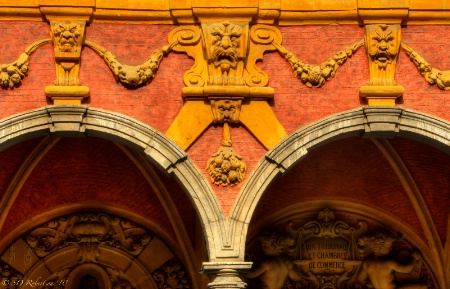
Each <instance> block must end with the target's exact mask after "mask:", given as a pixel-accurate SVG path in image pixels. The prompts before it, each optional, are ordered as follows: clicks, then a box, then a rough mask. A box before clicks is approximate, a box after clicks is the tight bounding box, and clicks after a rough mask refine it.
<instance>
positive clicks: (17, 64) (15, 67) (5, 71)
mask: <svg viewBox="0 0 450 289" xmlns="http://www.w3.org/2000/svg"><path fill="white" fill-rule="evenodd" d="M50 42H51V39H43V40H39V41H36V42H34V43H33V44H31V45H30V46H28V47H27V48H26V49H25V51H24V52H23V53H22V54H20V56H19V58H18V59H17V60H16V61H14V62H13V63H10V64H0V66H1V72H0V86H1V87H2V88H14V86H16V85H19V84H20V82H21V81H22V80H23V79H24V78H25V76H27V75H28V68H29V65H30V61H29V59H30V55H31V54H33V52H35V51H36V49H38V48H39V47H41V46H43V45H45V44H47V43H50Z"/></svg>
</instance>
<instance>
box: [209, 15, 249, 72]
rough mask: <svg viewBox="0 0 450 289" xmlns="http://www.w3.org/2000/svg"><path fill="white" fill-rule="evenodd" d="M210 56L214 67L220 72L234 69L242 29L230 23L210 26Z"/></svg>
mask: <svg viewBox="0 0 450 289" xmlns="http://www.w3.org/2000/svg"><path fill="white" fill-rule="evenodd" d="M209 29H210V30H209V33H210V35H211V38H210V39H211V56H212V59H211V60H212V61H213V63H214V66H215V67H220V68H221V69H222V71H229V70H230V68H236V65H237V62H238V56H239V49H240V47H239V46H240V41H241V39H240V38H241V35H242V28H241V27H240V26H239V25H235V24H233V23H230V22H222V23H216V24H214V25H211V26H210V28H209Z"/></svg>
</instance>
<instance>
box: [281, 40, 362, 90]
mask: <svg viewBox="0 0 450 289" xmlns="http://www.w3.org/2000/svg"><path fill="white" fill-rule="evenodd" d="M363 44H364V40H361V41H359V42H357V43H355V44H353V45H351V46H349V47H347V48H345V49H344V50H342V51H340V52H338V53H336V54H335V55H334V56H333V57H332V58H330V59H328V60H327V61H325V62H324V63H322V64H320V65H311V64H307V63H303V62H302V61H300V60H299V59H298V58H297V57H296V56H295V55H294V54H293V53H292V52H289V51H288V50H287V49H285V48H284V47H283V46H281V45H279V44H276V43H274V46H275V47H276V48H277V49H278V52H279V53H280V54H281V55H282V56H283V57H284V58H285V59H286V60H287V61H288V62H289V64H290V65H291V67H292V69H293V70H294V75H295V77H297V78H298V79H300V80H301V81H302V82H303V83H304V84H306V86H308V87H313V86H314V87H321V86H322V85H323V84H324V83H325V82H326V81H327V80H329V79H330V78H331V77H333V76H334V75H335V74H336V70H337V69H338V68H339V67H340V66H341V65H342V64H344V62H345V61H346V60H347V59H348V58H349V57H351V56H352V55H353V54H354V53H355V52H356V51H357V50H358V49H359V48H360V47H361V46H362V45H363Z"/></svg>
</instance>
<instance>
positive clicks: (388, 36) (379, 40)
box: [368, 25, 399, 69]
mask: <svg viewBox="0 0 450 289" xmlns="http://www.w3.org/2000/svg"><path fill="white" fill-rule="evenodd" d="M396 36H397V35H396V33H395V32H394V31H392V29H391V28H390V27H389V26H388V25H380V26H378V28H377V29H376V30H375V32H374V33H373V35H371V39H370V40H369V41H370V45H369V46H368V50H369V51H368V53H369V55H370V57H371V58H372V59H373V61H374V62H375V63H377V64H378V67H379V68H381V69H384V68H386V66H387V65H388V64H390V63H392V61H393V60H394V59H395V58H396V57H397V53H398V49H399V43H398V41H397V39H396Z"/></svg>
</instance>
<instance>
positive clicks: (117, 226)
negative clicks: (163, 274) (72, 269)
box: [26, 214, 152, 263]
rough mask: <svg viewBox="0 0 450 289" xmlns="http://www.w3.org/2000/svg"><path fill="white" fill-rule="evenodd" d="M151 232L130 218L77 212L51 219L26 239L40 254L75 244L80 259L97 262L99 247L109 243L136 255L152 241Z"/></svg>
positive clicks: (41, 255) (43, 254)
mask: <svg viewBox="0 0 450 289" xmlns="http://www.w3.org/2000/svg"><path fill="white" fill-rule="evenodd" d="M151 238H152V236H151V234H150V233H149V232H148V231H146V230H145V229H143V228H140V227H137V226H136V225H134V224H132V223H131V222H129V221H126V220H122V219H120V218H112V217H110V216H108V215H103V214H76V215H72V216H69V217H67V218H60V219H58V220H54V221H51V222H49V223H47V224H46V225H44V226H42V227H40V228H36V229H34V230H33V231H31V232H30V233H29V234H28V236H27V238H26V241H27V243H28V245H29V246H30V247H31V248H32V249H33V250H34V252H35V253H36V255H38V256H39V257H45V256H47V255H48V254H50V253H51V252H53V251H55V250H58V249H60V248H63V247H66V246H70V245H76V246H78V248H79V255H80V262H81V263H83V262H96V259H97V257H98V247H99V246H100V245H109V246H114V247H116V248H119V249H122V250H124V251H126V252H128V253H129V254H131V255H133V256H137V255H139V254H140V253H141V252H142V250H143V249H144V247H145V246H146V245H147V244H148V243H149V242H150V240H151Z"/></svg>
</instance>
